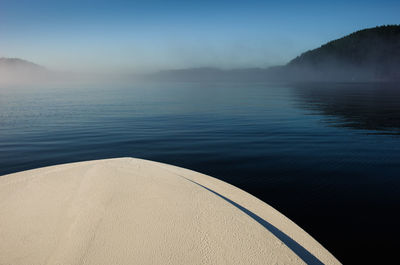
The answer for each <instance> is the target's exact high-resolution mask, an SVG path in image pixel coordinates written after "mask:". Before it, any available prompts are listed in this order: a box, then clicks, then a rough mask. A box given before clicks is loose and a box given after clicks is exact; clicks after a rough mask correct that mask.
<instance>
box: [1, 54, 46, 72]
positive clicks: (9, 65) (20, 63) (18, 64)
mask: <svg viewBox="0 0 400 265" xmlns="http://www.w3.org/2000/svg"><path fill="white" fill-rule="evenodd" d="M0 69H2V70H6V69H7V70H22V69H24V70H32V71H40V70H42V71H43V70H45V69H46V68H44V67H43V66H40V65H38V64H35V63H32V62H29V61H26V60H22V59H19V58H5V57H1V58H0Z"/></svg>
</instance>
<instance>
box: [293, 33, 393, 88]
mask: <svg viewBox="0 0 400 265" xmlns="http://www.w3.org/2000/svg"><path fill="white" fill-rule="evenodd" d="M286 68H287V69H286V70H287V71H288V72H290V73H291V75H292V78H294V79H310V80H323V79H328V80H329V79H336V80H345V81H351V80H355V81H374V80H400V26H399V25H390V26H380V27H375V28H369V29H364V30H360V31H357V32H354V33H352V34H350V35H347V36H345V37H343V38H340V39H337V40H333V41H330V42H328V43H326V44H324V45H322V46H321V47H319V48H317V49H314V50H310V51H307V52H305V53H303V54H301V55H300V56H298V57H296V58H295V59H293V60H292V61H290V62H289V63H288V64H287V65H286Z"/></svg>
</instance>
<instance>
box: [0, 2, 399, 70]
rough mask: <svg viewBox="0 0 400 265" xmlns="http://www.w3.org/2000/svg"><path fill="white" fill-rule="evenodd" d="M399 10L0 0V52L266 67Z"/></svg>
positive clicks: (98, 65)
mask: <svg viewBox="0 0 400 265" xmlns="http://www.w3.org/2000/svg"><path fill="white" fill-rule="evenodd" d="M399 14H400V1H389V0H387V1H385V0H383V1H372V0H365V1H357V2H356V1H350V0H348V1H342V0H338V1H323V0H319V1H289V0H283V1H252V0H248V1H234V0H231V1H217V0H216V1H207V0H205V1H189V0H187V1H152V0H147V1H122V0H114V1H104V0H100V1H90V0H80V1H76V0H69V1H57V0H53V1H50V0H0V57H2V56H4V57H19V58H23V59H27V60H30V61H33V62H35V63H38V64H42V65H45V66H46V67H48V68H52V69H56V70H71V71H112V72H131V71H132V72H135V71H136V72H145V71H154V70H159V69H171V68H184V67H202V66H215V67H222V68H238V67H266V66H270V65H275V64H283V63H286V62H287V61H289V60H290V59H292V58H293V57H295V56H296V55H298V54H299V53H301V52H304V51H306V50H308V49H312V48H316V47H318V46H320V45H321V44H323V43H325V42H327V41H329V40H332V39H335V38H338V37H341V36H343V35H346V34H348V33H351V32H353V31H355V30H358V29H363V28H367V27H374V26H376V25H383V24H399V23H400V16H399Z"/></svg>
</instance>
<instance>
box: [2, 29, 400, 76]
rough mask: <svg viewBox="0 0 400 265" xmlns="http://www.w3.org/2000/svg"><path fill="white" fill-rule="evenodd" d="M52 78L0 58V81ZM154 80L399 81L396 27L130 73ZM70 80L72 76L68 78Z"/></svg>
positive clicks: (399, 51)
mask: <svg viewBox="0 0 400 265" xmlns="http://www.w3.org/2000/svg"><path fill="white" fill-rule="evenodd" d="M49 73H51V76H53V77H54V76H56V78H59V77H57V76H59V75H57V73H55V72H50V71H48V70H46V68H44V67H42V66H40V65H37V64H34V63H32V62H29V61H25V60H21V59H17V58H0V83H1V82H7V80H18V81H19V80H20V79H25V80H28V79H29V78H30V79H32V78H33V79H35V80H40V79H41V78H43V76H45V75H49ZM134 77H135V79H141V78H142V79H145V80H149V79H150V80H158V81H234V82H236V81H246V82H248V81H254V82H259V81H273V82H305V81H311V82H313V81H318V82H332V81H334V82H368V81H400V25H388V26H379V27H375V28H369V29H364V30H360V31H357V32H354V33H352V34H350V35H347V36H345V37H343V38H340V39H337V40H333V41H330V42H328V43H326V44H324V45H322V46H321V47H319V48H316V49H314V50H310V51H307V52H305V53H303V54H301V55H300V56H298V57H296V58H294V59H293V60H291V61H290V62H289V63H288V64H286V65H281V66H274V67H269V68H242V69H231V70H223V69H218V68H212V67H200V68H189V69H176V70H163V71H159V72H157V73H152V74H147V75H144V76H143V75H142V76H141V77H140V76H138V75H135V76H134ZM74 78H75V77H74Z"/></svg>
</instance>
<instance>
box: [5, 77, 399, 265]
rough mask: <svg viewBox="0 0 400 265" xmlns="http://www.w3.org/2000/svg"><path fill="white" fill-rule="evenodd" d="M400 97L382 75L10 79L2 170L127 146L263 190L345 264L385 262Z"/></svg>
mask: <svg viewBox="0 0 400 265" xmlns="http://www.w3.org/2000/svg"><path fill="white" fill-rule="evenodd" d="M399 96H400V90H398V89H397V87H396V86H395V85H377V84H375V85H371V84H358V85H354V84H353V85H345V84H319V85H297V86H276V85H270V84H254V83H252V84H248V83H166V84H160V83H158V84H157V83H153V84H150V83H149V84H134V85H115V86H112V87H104V86H103V87H97V86H93V87H85V88H80V87H75V88H69V87H68V88H64V89H36V88H35V89H34V88H31V87H27V88H26V89H25V91H21V90H14V89H11V90H10V89H8V90H7V89H1V88H0V175H2V174H6V173H11V172H16V171H20V170H26V169H30V168H36V167H41V166H48V165H54V164H60V163H68V162H75V161H81V160H92V159H101V158H110V157H125V156H132V157H139V158H145V159H150V160H155V161H160V162H165V163H169V164H174V165H177V166H181V167H185V168H190V169H193V170H196V171H199V172H203V173H205V174H208V175H211V176H214V177H217V178H220V179H222V180H224V181H227V182H229V183H231V184H233V185H235V186H238V187H240V188H242V189H244V190H246V191H248V192H250V193H251V194H254V195H255V196H257V197H258V198H260V199H261V200H264V201H265V202H267V203H269V204H270V205H272V206H273V207H275V208H276V209H278V210H279V211H281V212H282V213H284V214H285V215H287V216H288V217H289V218H291V219H292V220H293V221H295V222H296V223H298V224H299V225H300V226H301V227H302V228H304V229H305V230H306V231H307V232H309V233H310V234H311V235H312V236H313V237H315V238H316V239H317V240H318V241H320V242H321V243H322V244H323V245H324V246H325V247H327V248H328V250H330V251H331V252H332V253H333V254H334V255H335V256H337V258H338V259H339V260H341V261H342V262H344V263H345V264H346V263H349V264H353V263H363V262H364V263H368V262H371V261H372V260H374V259H376V260H379V262H380V263H383V259H385V258H387V259H388V260H390V258H393V257H391V256H390V255H391V254H390V253H396V251H397V240H396V238H394V237H392V236H391V233H392V232H393V231H395V230H396V229H397V227H398V220H397V218H396V217H397V216H396V212H397V211H398V209H399V206H400V196H399V194H400V179H399V176H400V173H399V172H400V163H399V161H400V143H399V141H400V139H399V137H398V136H397V135H393V134H398V132H399V129H400V124H399V121H400V119H399V102H400V101H399ZM366 231H368V232H367V233H366ZM371 242H385V244H378V246H377V245H376V244H371ZM349 249H351V253H350V252H349ZM383 252H385V253H386V254H385V257H382V255H381V254H380V253H383ZM365 253H368V255H366V254H365ZM393 255H394V254H393Z"/></svg>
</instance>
